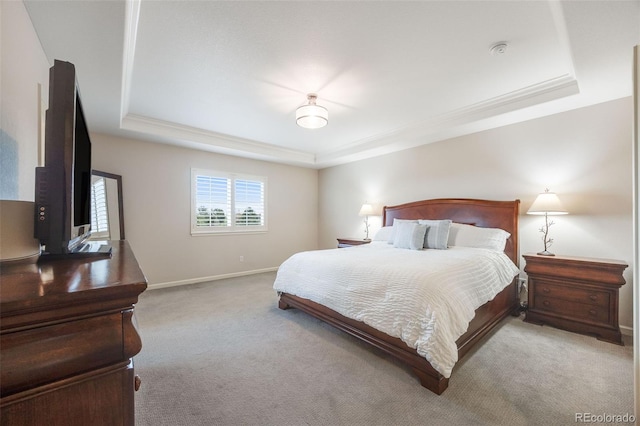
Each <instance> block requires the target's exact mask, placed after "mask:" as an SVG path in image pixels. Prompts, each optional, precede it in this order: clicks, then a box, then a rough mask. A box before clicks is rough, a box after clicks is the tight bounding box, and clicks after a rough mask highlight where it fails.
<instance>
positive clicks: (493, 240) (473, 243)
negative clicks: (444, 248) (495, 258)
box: [449, 223, 511, 251]
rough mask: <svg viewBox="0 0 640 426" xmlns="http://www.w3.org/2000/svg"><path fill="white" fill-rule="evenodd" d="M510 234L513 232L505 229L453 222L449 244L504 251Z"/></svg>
mask: <svg viewBox="0 0 640 426" xmlns="http://www.w3.org/2000/svg"><path fill="white" fill-rule="evenodd" d="M510 236H511V234H510V233H508V232H507V231H505V230H504V229H499V228H480V227H477V226H472V225H465V224H462V223H453V224H452V225H451V231H450V232H449V245H450V246H462V247H476V248H486V249H491V250H495V251H504V247H505V245H506V244H507V239H508V238H509V237H510Z"/></svg>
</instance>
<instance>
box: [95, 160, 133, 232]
mask: <svg viewBox="0 0 640 426" xmlns="http://www.w3.org/2000/svg"><path fill="white" fill-rule="evenodd" d="M91 174H92V175H95V176H100V177H104V178H109V179H114V180H115V181H116V184H117V186H118V216H119V217H120V239H121V240H124V239H125V237H124V208H123V207H122V176H120V175H114V174H113V173H107V172H102V171H100V170H91Z"/></svg>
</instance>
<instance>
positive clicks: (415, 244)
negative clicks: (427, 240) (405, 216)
mask: <svg viewBox="0 0 640 426" xmlns="http://www.w3.org/2000/svg"><path fill="white" fill-rule="evenodd" d="M393 227H394V228H396V232H395V237H394V240H393V246H394V247H396V248H405V249H411V250H422V246H423V245H424V234H425V233H426V232H427V225H420V224H419V223H412V222H402V223H398V224H394V225H393Z"/></svg>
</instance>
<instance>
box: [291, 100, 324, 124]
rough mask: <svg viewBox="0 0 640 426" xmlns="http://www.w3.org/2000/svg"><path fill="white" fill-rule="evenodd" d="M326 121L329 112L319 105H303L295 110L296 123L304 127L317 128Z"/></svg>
mask: <svg viewBox="0 0 640 426" xmlns="http://www.w3.org/2000/svg"><path fill="white" fill-rule="evenodd" d="M328 122H329V112H328V111H327V109H326V108H325V107H322V106H320V105H315V104H310V105H303V106H301V107H299V108H298V109H297V110H296V123H298V126H300V127H304V128H305V129H319V128H320V127H324V126H326V125H327V123H328Z"/></svg>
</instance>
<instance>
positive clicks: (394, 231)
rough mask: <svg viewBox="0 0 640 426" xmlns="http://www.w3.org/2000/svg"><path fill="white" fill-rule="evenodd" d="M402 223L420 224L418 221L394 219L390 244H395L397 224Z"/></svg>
mask: <svg viewBox="0 0 640 426" xmlns="http://www.w3.org/2000/svg"><path fill="white" fill-rule="evenodd" d="M400 223H418V221H417V220H413V219H393V226H392V227H391V228H392V229H391V235H389V244H393V240H394V239H395V236H396V230H397V228H396V224H400Z"/></svg>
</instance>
